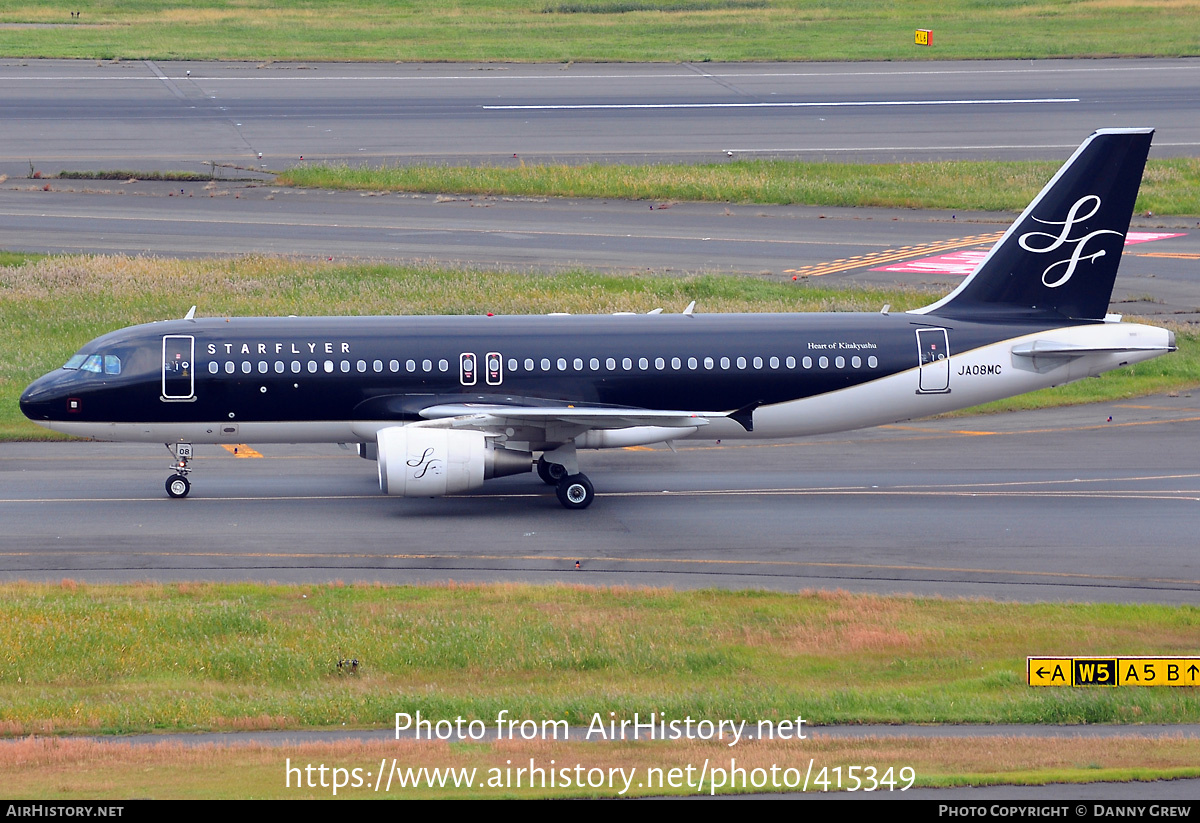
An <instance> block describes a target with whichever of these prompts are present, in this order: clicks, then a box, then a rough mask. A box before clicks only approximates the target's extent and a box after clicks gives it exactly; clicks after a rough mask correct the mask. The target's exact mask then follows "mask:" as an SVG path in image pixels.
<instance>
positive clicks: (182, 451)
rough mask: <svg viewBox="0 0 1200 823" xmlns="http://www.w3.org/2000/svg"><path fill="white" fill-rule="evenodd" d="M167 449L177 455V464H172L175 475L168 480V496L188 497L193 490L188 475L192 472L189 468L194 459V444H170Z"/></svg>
mask: <svg viewBox="0 0 1200 823" xmlns="http://www.w3.org/2000/svg"><path fill="white" fill-rule="evenodd" d="M167 448H168V449H170V450H171V454H173V455H175V462H174V463H172V464H171V469H173V470H174V472H175V473H174V474H173V475H171V476H170V477H168V478H167V496H168V497H173V498H181V497H187V496H188V492H190V491H191V490H192V484H191V481H189V480H188V479H187V476H188V474H190V473H191V471H192V470H191V469H189V468H188V461H190V460H191V459H192V444H191V443H176V444H175V445H171V444H170V443H168V444H167Z"/></svg>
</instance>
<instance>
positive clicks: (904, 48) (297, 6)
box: [0, 0, 1200, 62]
mask: <svg viewBox="0 0 1200 823" xmlns="http://www.w3.org/2000/svg"><path fill="white" fill-rule="evenodd" d="M71 11H79V13H80V16H79V17H78V18H75V17H71V16H70V13H71ZM2 23H15V24H23V25H20V26H15V27H0V56H4V57H71V58H88V59H114V58H117V59H129V60H142V59H154V60H178V59H188V60H313V61H317V60H320V61H342V60H375V61H393V60H401V61H444V60H447V61H450V60H452V61H493V62H494V61H537V62H569V61H584V60H586V61H639V62H640V61H662V62H705V61H747V60H929V59H943V60H944V59H976V60H978V59H995V58H1021V59H1030V58H1045V57H1098V56H1121V55H1124V56H1160V57H1174V56H1184V55H1194V54H1197V53H1198V52H1200V2H1198V0H909V1H908V2H904V3H879V2H874V1H873V0H766V2H761V3H760V2H745V1H744V0H583V2H570V1H569V0H567V1H566V2H550V3H547V2H546V0H472V2H470V3H446V2H441V0H403V2H395V0H295V2H288V3H279V2H274V0H239V2H236V3H230V2H224V1H223V0H195V2H189V3H186V4H180V3H170V2H165V0H123V2H120V3H113V2H110V1H109V0H78V2H74V3H72V4H71V5H70V6H64V5H61V4H52V3H45V2H34V1H33V0H11V2H8V3H6V4H4V6H3V8H0V24H2ZM28 24H36V25H35V26H29V25H28ZM918 28H923V29H932V30H933V32H934V35H933V44H932V45H930V46H917V45H915V44H914V33H915V30H916V29H918Z"/></svg>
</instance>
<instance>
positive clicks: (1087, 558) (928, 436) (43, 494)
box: [0, 396, 1200, 603]
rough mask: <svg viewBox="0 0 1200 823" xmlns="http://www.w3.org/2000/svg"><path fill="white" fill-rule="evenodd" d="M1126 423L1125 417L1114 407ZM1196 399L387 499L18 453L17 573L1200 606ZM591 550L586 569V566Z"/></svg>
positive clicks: (359, 477)
mask: <svg viewBox="0 0 1200 823" xmlns="http://www.w3.org/2000/svg"><path fill="white" fill-rule="evenodd" d="M1110 416H1111V417H1112V420H1111V421H1109V420H1108V419H1107V418H1108V417H1110ZM1198 435H1200V403H1197V401H1196V399H1194V398H1192V397H1190V396H1184V397H1156V398H1147V399H1143V400H1139V401H1130V402H1125V403H1115V404H1106V405H1102V406H1087V407H1078V408H1071V409H1059V410H1051V411H1039V412H1023V413H1019V414H1010V415H998V416H987V417H978V418H960V419H951V420H939V421H924V422H917V423H912V424H906V425H903V426H889V427H884V428H880V429H873V430H867V431H863V432H858V433H851V434H842V435H835V436H827V437H814V438H808V439H804V440H796V441H788V442H771V443H757V442H755V443H734V442H726V443H723V444H711V443H708V444H699V443H698V444H694V445H691V444H687V443H683V444H680V445H679V447H678V453H672V452H671V451H669V450H667V449H665V448H655V449H642V448H639V449H633V450H628V449H627V450H619V451H615V452H598V453H586V454H584V455H582V456H581V462H582V464H583V468H584V469H585V470H586V471H587V472H588V475H589V476H590V477H591V478H592V480H593V482H594V483H595V485H596V488H597V495H598V496H597V499H596V502H595V503H594V504H593V505H592V507H591V508H589V509H587V510H585V511H582V512H569V511H565V510H563V509H562V508H561V507H560V506H559V505H558V503H557V501H556V500H555V498H554V495H553V493H551V492H550V491H549V489H548V488H547V487H545V486H542V485H541V484H540V483H539V482H538V480H537V478H536V476H534V475H529V476H522V477H513V478H505V479H503V480H499V481H493V482H492V483H490V484H488V485H487V486H485V487H484V488H483V489H482V490H480V491H479V492H477V493H474V494H469V495H462V496H455V497H450V498H441V499H434V500H424V499H397V498H387V497H383V496H381V495H380V493H379V491H378V487H377V481H376V477H375V465H374V464H373V463H370V462H367V461H363V460H361V459H359V458H358V457H356V456H354V455H352V454H351V453H348V452H345V451H341V450H339V449H338V448H337V447H335V446H329V447H316V446H314V447H287V446H275V447H269V446H263V447H260V448H259V449H258V450H257V451H255V452H254V453H255V454H262V455H263V456H262V457H261V458H260V457H254V456H250V457H246V458H245V459H243V458H242V457H241V456H235V455H234V454H233V453H232V451H231V450H230V449H226V448H223V447H219V446H209V447H203V448H202V449H201V451H200V453H199V459H197V460H196V461H194V462H193V467H194V468H195V470H196V471H195V474H193V481H194V485H193V491H192V496H191V497H189V498H188V499H186V500H182V501H179V500H169V499H167V498H166V496H165V494H164V492H163V490H162V481H163V480H164V479H165V477H166V475H167V474H168V471H167V468H166V464H167V462H168V454H167V452H166V450H165V449H163V448H162V447H161V446H158V447H155V446H146V445H108V444H94V443H69V444H53V445H47V444H3V445H0V517H2V518H3V521H4V524H5V528H4V530H3V534H0V566H2V567H3V572H0V578H3V579H43V580H59V579H62V578H71V579H77V580H94V581H127V580H241V579H253V580H275V581H280V582H291V581H304V582H312V581H328V580H345V581H351V580H368V581H385V582H431V581H445V580H449V579H456V580H480V581H497V580H521V581H533V582H550V581H564V582H572V583H583V582H586V583H589V584H624V585H647V586H658V585H672V586H682V587H708V586H718V587H762V588H775V589H783V590H801V589H806V588H843V589H849V590H855V591H871V592H912V593H917V594H941V595H950V596H956V595H975V596H988V597H994V598H1000V599H1012V600H1080V601H1091V600H1094V601H1119V602H1128V601H1137V602H1165V603H1195V602H1196V599H1197V596H1198V595H1200V557H1198V556H1197V555H1196V552H1195V542H1196V538H1195V522H1196V513H1197V512H1198V511H1200V467H1198V466H1197V465H1196V462H1195V459H1194V452H1193V450H1192V449H1191V448H1189V447H1188V444H1190V443H1194V442H1196V438H1197V436H1198ZM576 561H579V563H580V569H579V570H578V571H577V570H575V568H574V564H575V562H576Z"/></svg>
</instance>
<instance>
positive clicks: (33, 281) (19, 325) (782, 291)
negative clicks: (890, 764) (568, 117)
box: [0, 254, 1200, 439]
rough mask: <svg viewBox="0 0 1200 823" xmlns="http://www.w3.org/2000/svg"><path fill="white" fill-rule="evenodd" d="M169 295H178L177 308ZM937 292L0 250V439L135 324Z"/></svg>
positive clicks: (825, 300)
mask: <svg viewBox="0 0 1200 823" xmlns="http://www.w3.org/2000/svg"><path fill="white" fill-rule="evenodd" d="M180 295H186V296H187V297H186V304H185V301H184V299H182V298H181V297H180ZM939 296H940V294H935V293H931V292H928V291H921V290H917V289H891V290H883V289H839V288H830V287H826V286H824V285H821V284H814V283H811V282H801V283H794V284H793V283H787V284H784V283H773V282H767V281H763V280H756V279H752V278H745V277H729V276H720V275H692V276H682V277H681V276H676V275H670V276H661V275H654V274H646V275H602V274H597V273H595V272H587V271H575V272H565V273H560V274H545V273H533V272H484V271H471V270H466V271H462V270H444V269H432V268H414V267H404V266H393V265H385V264H372V263H349V264H326V263H320V262H313V261H307V260H293V259H287V258H271V257H243V258H232V259H203V260H168V259H157V258H146V257H122V256H92V257H89V256H52V257H43V256H37V255H17V254H9V255H0V328H3V329H5V333H6V335H7V339H6V341H5V345H4V347H3V348H2V349H0V439H38V438H45V437H50V436H52V435H51V434H50V433H49V432H47V431H46V430H45V429H42V428H40V427H38V426H35V425H34V424H32V423H30V422H29V421H27V420H25V419H24V417H22V416H21V414H20V410H19V409H18V407H17V398H18V397H19V395H20V392H21V390H22V389H24V387H25V386H26V385H28V384H29V382H31V381H32V380H33V379H34V378H36V377H38V376H40V375H41V374H43V373H45V372H47V371H49V370H51V369H53V368H55V367H57V366H59V365H61V364H62V363H64V362H66V359H67V358H68V357H69V356H70V355H71V354H73V353H74V352H75V351H76V350H77V349H78V348H79V347H80V346H81V345H83V344H84V343H86V342H87V341H88V340H90V339H91V338H93V337H96V336H98V335H100V334H103V333H105V332H108V331H112V330H114V329H117V328H121V327H123V326H128V325H133V324H135V323H144V322H150V321H152V320H163V319H167V318H171V317H182V316H183V314H184V313H185V312H186V311H187V309H188V307H189V306H190V305H191V303H193V302H194V303H196V304H197V305H198V306H199V307H200V308H199V310H198V313H199V315H200V316H218V317H219V316H222V315H225V314H234V315H239V316H254V315H288V314H307V315H318V314H346V315H370V314H439V313H440V314H483V313H485V312H489V311H491V312H495V313H498V314H542V313H547V312H553V311H566V312H570V313H572V314H591V313H595V314H607V313H611V312H616V311H636V312H645V311H649V310H651V309H654V308H659V307H666V308H667V309H668V310H671V309H678V310H682V309H683V307H684V306H686V305H687V304H688V303H689V302H690V301H692V300H696V301H698V310H699V311H702V312H791V311H878V310H879V307H880V306H882V305H884V304H885V303H888V304H891V306H892V308H893V309H894V310H895V311H905V310H907V309H911V308H917V307H919V306H923V305H927V304H928V303H931V302H933V300H934V299H936V298H937V297H939ZM1176 332H1177V341H1178V343H1179V346H1180V351H1178V352H1176V353H1174V354H1171V355H1169V356H1167V357H1162V358H1158V359H1156V360H1152V361H1150V362H1147V363H1143V364H1140V365H1138V366H1136V367H1134V368H1131V369H1121V370H1118V371H1115V372H1109V373H1108V374H1106V375H1103V376H1102V377H1100V378H1098V379H1095V380H1085V381H1080V382H1078V383H1073V384H1070V385H1068V386H1064V387H1061V388H1058V389H1047V390H1044V391H1041V392H1035V393H1033V394H1029V395H1024V396H1023V397H1021V398H1014V399H1012V400H1008V401H1004V407H1005V408H1031V407H1038V406H1043V405H1055V404H1061V403H1085V402H1094V401H1099V400H1107V399H1116V398H1125V397H1133V396H1137V395H1140V394H1149V393H1152V392H1160V391H1167V390H1172V389H1182V388H1186V387H1190V386H1194V385H1197V384H1200V333H1198V332H1197V331H1196V330H1194V329H1189V328H1187V327H1180V328H1179V329H1177V330H1176Z"/></svg>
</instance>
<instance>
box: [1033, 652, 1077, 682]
mask: <svg viewBox="0 0 1200 823" xmlns="http://www.w3.org/2000/svg"><path fill="white" fill-rule="evenodd" d="M1026 668H1027V670H1028V675H1029V685H1030V686H1070V685H1071V658H1069V657H1031V658H1029V659H1028V662H1027V663H1026Z"/></svg>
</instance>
